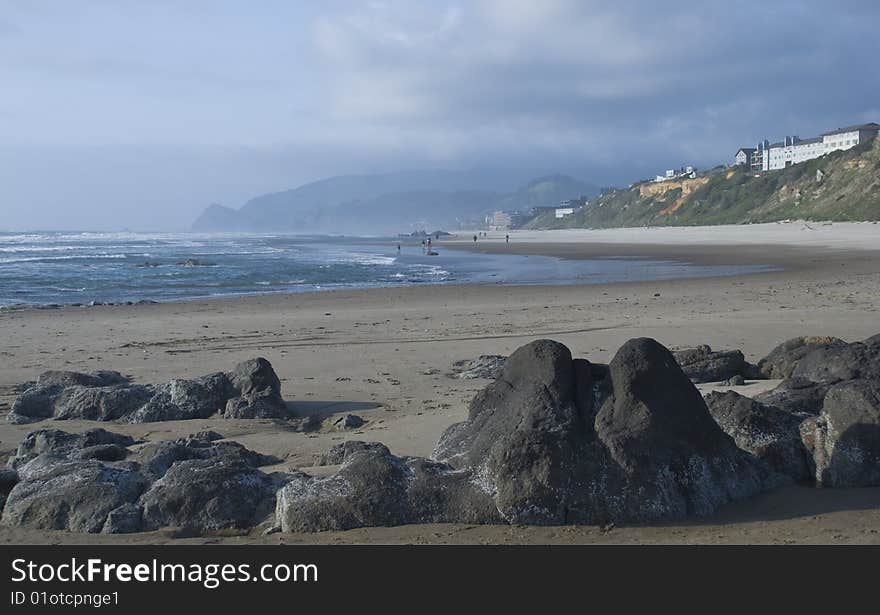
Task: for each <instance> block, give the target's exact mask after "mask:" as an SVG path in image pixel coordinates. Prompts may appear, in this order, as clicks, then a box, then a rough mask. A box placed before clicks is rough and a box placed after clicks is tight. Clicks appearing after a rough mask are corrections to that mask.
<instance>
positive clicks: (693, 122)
mask: <svg viewBox="0 0 880 615" xmlns="http://www.w3.org/2000/svg"><path fill="white" fill-rule="evenodd" d="M878 18H880V4H878V3H877V2H876V0H865V1H861V2H857V1H847V0H838V1H837V2H835V3H833V5H832V4H829V3H827V2H819V1H810V0H797V1H785V0H774V1H773V2H766V0H765V1H755V2H752V1H750V0H749V1H740V2H730V1H729V0H726V1H724V2H715V1H713V0H708V1H704V2H672V1H669V2H663V3H657V2H653V1H648V0H643V1H627V0H617V1H615V2H604V1H603V2H590V1H573V0H572V1H569V0H535V1H533V2H527V1H521V0H475V1H470V2H467V1H464V0H461V1H449V2H443V1H433V2H416V1H413V0H409V1H401V2H396V1H387V2H384V1H376V2H334V1H332V0H330V1H326V0H325V1H320V2H319V1H315V2H305V1H304V2H288V1H280V0H279V1H271V0H262V1H260V2H244V1H238V2H232V1H229V2H224V1H218V0H212V1H197V0H187V1H186V2H183V1H179V0H177V1H171V0H150V1H147V0H143V1H139V2H136V1H126V0H77V1H76V2H62V1H61V0H56V1H43V0H0V229H25V228H59V229H60V228H80V229H83V228H89V229H114V228H121V227H131V228H137V229H176V228H184V227H187V226H188V225H189V223H190V222H191V221H192V220H193V218H194V217H195V216H196V215H197V214H198V213H199V212H200V211H201V210H202V209H203V208H204V206H205V205H207V204H208V203H210V202H213V201H217V202H221V203H223V204H226V205H229V206H234V207H237V206H239V205H241V204H242V203H243V202H244V201H245V200H247V199H248V198H249V197H251V196H254V195H256V194H260V193H264V192H270V191H275V190H281V189H285V188H290V187H294V186H296V185H299V184H301V183H304V182H307V181H311V180H314V179H318V178H322V177H327V176H331V175H338V174H345V173H368V172H388V171H395V170H405V169H416V168H418V169H426V168H444V169H463V168H473V167H492V168H510V169H518V170H520V169H521V170H522V172H523V174H524V176H528V175H538V174H542V173H546V172H551V171H561V172H567V173H570V174H573V175H575V176H577V177H578V178H580V179H583V180H587V181H593V182H595V183H598V184H602V185H607V184H614V183H618V184H619V183H628V182H630V181H633V180H635V179H639V178H641V177H645V176H648V175H653V174H654V173H655V172H658V171H661V170H662V169H665V168H667V167H673V166H679V165H682V164H696V165H698V166H706V165H710V164H716V163H718V162H727V161H729V159H730V158H732V156H733V153H734V152H735V150H736V148H737V147H739V146H741V145H750V144H752V143H754V142H755V141H756V140H758V139H759V138H763V137H767V138H771V139H777V138H780V137H782V136H783V135H785V134H797V135H800V136H802V137H807V136H812V135H815V134H818V133H820V132H822V131H824V130H828V129H831V128H835V127H837V126H841V125H845V124H851V123H857V122H863V121H875V120H876V121H880V71H878V69H877V58H878V57H880V43H878V40H880V36H878V31H880V19H878Z"/></svg>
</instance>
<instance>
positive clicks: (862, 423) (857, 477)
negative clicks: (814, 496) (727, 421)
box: [801, 380, 880, 487]
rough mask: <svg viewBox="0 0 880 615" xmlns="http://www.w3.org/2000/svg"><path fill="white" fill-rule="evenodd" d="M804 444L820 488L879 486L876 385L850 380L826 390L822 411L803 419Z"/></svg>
mask: <svg viewBox="0 0 880 615" xmlns="http://www.w3.org/2000/svg"><path fill="white" fill-rule="evenodd" d="M801 433H802V435H803V439H804V444H805V446H806V447H807V448H808V449H811V450H812V452H813V459H814V460H815V466H816V482H817V483H818V484H819V485H821V486H823V487H867V486H874V485H880V394H878V389H877V387H876V384H874V383H869V382H866V381H863V380H853V381H849V382H843V383H841V384H837V385H835V386H833V387H831V389H829V391H828V394H827V395H826V396H825V403H824V404H823V406H822V413H821V414H820V415H819V416H818V417H817V418H815V419H813V420H811V421H809V422H805V424H804V426H803V429H802V431H801Z"/></svg>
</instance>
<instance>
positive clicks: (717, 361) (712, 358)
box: [672, 344, 759, 383]
mask: <svg viewBox="0 0 880 615" xmlns="http://www.w3.org/2000/svg"><path fill="white" fill-rule="evenodd" d="M672 354H673V355H674V356H675V360H676V361H677V362H678V364H679V365H680V366H681V369H682V370H683V371H684V373H685V374H687V376H688V378H690V379H691V380H692V381H694V382H698V383H699V382H718V381H719V380H727V379H729V378H733V377H734V376H741V377H745V378H755V377H756V376H758V375H759V374H758V368H757V367H755V366H754V365H751V364H750V363H747V362H746V359H745V357H744V356H743V353H742V352H741V351H739V350H719V351H714V350H712V349H711V348H710V347H709V346H706V345H705V344H704V345H702V346H697V347H696V348H687V349H685V350H678V351H676V352H674V353H672Z"/></svg>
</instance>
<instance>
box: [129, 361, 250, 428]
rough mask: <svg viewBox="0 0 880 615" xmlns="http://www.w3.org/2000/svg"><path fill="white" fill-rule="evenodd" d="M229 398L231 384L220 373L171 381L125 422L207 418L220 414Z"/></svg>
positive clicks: (231, 391) (231, 390) (231, 392)
mask: <svg viewBox="0 0 880 615" xmlns="http://www.w3.org/2000/svg"><path fill="white" fill-rule="evenodd" d="M232 394H233V389H232V384H231V383H230V381H229V379H228V378H227V377H226V375H225V374H221V373H217V374H210V375H208V376H203V377H202V378H197V379H195V380H183V379H175V380H171V381H169V382H167V383H166V384H164V385H162V386H161V387H159V389H158V391H156V393H155V395H153V396H152V397H151V398H150V399H149V400H148V401H146V402H145V403H144V404H143V405H142V406H141V407H139V408H138V409H136V410H135V411H134V412H133V413H132V414H131V415H130V416H129V417H128V422H130V423H154V422H157V421H181V420H188V419H197V418H201V419H203V418H208V417H209V416H211V415H212V414H214V413H215V412H218V411H219V410H222V409H223V406H224V404H225V403H226V400H227V399H229V397H230V396H231V395H232Z"/></svg>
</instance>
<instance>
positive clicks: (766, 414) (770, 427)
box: [706, 391, 815, 481]
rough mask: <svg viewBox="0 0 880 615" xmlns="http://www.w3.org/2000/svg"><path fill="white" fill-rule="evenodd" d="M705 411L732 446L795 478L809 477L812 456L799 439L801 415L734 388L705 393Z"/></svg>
mask: <svg viewBox="0 0 880 615" xmlns="http://www.w3.org/2000/svg"><path fill="white" fill-rule="evenodd" d="M706 405H707V406H708V408H709V413H710V414H711V415H712V418H713V419H715V422H716V423H718V426H719V427H721V429H723V430H724V432H725V433H726V434H728V435H729V436H731V437H732V438H733V439H734V441H735V442H736V445H737V446H738V447H739V448H741V449H743V450H745V451H748V452H749V453H751V454H752V455H754V456H755V457H757V458H758V459H761V460H762V461H764V462H765V463H766V464H767V465H769V466H770V467H771V468H773V469H774V470H775V471H777V472H779V473H780V474H784V475H786V476H789V477H790V478H792V479H793V480H796V481H807V480H811V479H812V478H813V475H814V472H815V470H814V468H813V459H812V455H811V454H810V453H809V452H808V451H807V449H806V448H805V447H804V444H803V442H802V441H801V435H800V425H801V423H802V422H803V420H804V417H803V416H802V415H797V414H792V413H790V412H786V411H784V410H780V409H778V408H774V407H772V406H768V405H765V404H762V403H760V402H758V401H755V400H753V399H749V398H748V397H744V396H743V395H740V394H739V393H736V392H734V391H725V392H713V393H710V394H709V395H707V396H706Z"/></svg>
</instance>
